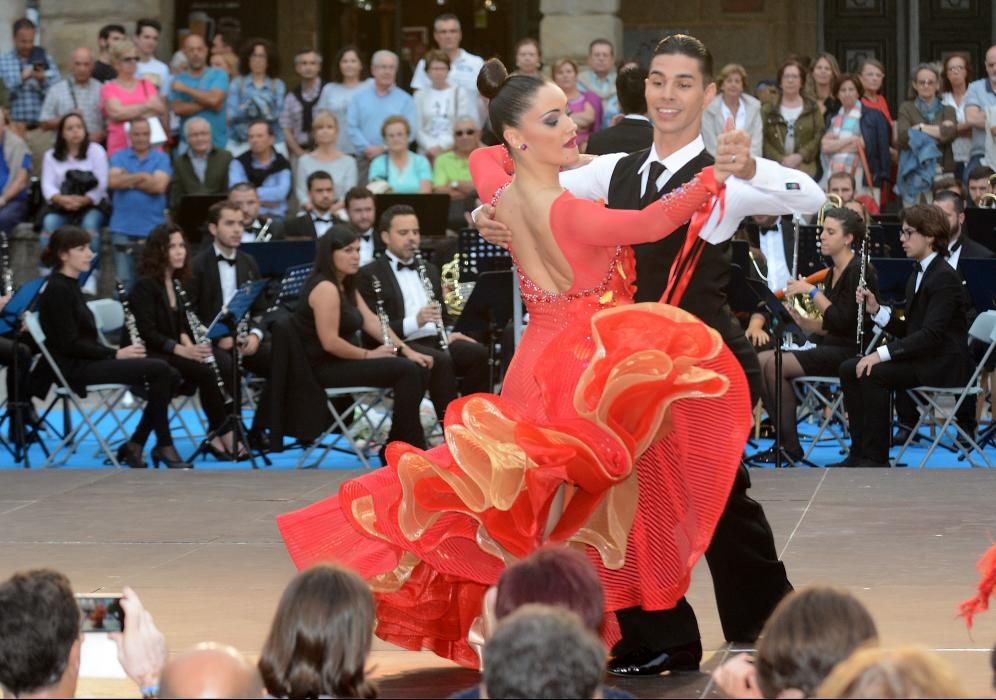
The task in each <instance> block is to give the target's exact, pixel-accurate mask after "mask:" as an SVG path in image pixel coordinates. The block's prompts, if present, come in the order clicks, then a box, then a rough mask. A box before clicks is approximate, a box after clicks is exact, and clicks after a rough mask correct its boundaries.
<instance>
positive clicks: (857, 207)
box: [844, 199, 877, 230]
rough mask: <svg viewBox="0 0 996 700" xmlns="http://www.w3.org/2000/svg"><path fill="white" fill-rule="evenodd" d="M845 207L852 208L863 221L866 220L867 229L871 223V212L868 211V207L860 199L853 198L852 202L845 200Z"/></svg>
mask: <svg viewBox="0 0 996 700" xmlns="http://www.w3.org/2000/svg"><path fill="white" fill-rule="evenodd" d="M844 208H845V209H850V210H851V211H853V212H854V213H855V214H857V215H858V217H860V219H861V221H863V222H864V224H865V229H866V230H867V229H868V227H869V226H870V225H871V214H870V213H869V212H868V208H867V207H866V206H865V205H864V204H863V203H862V202H861V201H860V200H857V199H852V200H851V201H850V202H844ZM876 208H877V207H876Z"/></svg>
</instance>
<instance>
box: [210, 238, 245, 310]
mask: <svg viewBox="0 0 996 700" xmlns="http://www.w3.org/2000/svg"><path fill="white" fill-rule="evenodd" d="M213 247H214V254H215V256H218V255H220V256H221V257H223V258H228V259H229V260H234V259H235V256H234V255H233V256H232V257H231V258H229V257H228V256H227V255H225V254H224V253H222V252H221V249H219V248H218V244H217V243H215V244H214V246H213ZM215 259H216V260H217V257H216V258H215ZM215 264H216V265H217V266H218V279H220V280H221V303H222V304H225V305H227V304H228V302H230V301H231V300H232V297H233V296H235V292H236V291H238V288H239V281H238V276H237V274H236V272H235V265H229V264H228V263H226V262H222V261H221V260H217V262H215Z"/></svg>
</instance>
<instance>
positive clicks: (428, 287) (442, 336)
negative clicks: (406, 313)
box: [415, 250, 450, 350]
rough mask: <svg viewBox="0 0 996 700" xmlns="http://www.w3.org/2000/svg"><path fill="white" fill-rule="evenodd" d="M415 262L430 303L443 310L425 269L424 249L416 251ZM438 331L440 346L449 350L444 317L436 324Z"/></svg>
mask: <svg viewBox="0 0 996 700" xmlns="http://www.w3.org/2000/svg"><path fill="white" fill-rule="evenodd" d="M415 263H416V264H417V265H418V278H419V280H421V282H422V288H423V289H424V290H425V298H426V299H427V300H428V302H429V303H430V304H436V305H437V306H439V310H440V312H442V310H443V306H442V304H440V303H439V301H437V300H436V292H435V291H434V290H433V289H432V280H430V279H429V273H428V272H427V271H426V269H425V260H424V259H423V258H422V251H420V250H416V251H415ZM436 331H437V332H438V333H439V347H441V348H442V349H443V350H448V349H449V347H450V338H449V335H447V333H446V326H445V325H443V320H442V318H440V319H439V323H437V324H436Z"/></svg>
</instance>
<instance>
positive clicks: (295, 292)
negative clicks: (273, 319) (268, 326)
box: [267, 263, 313, 313]
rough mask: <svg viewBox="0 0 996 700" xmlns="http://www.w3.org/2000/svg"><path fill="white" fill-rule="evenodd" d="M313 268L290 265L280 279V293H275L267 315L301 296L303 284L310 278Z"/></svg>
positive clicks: (308, 265) (310, 265)
mask: <svg viewBox="0 0 996 700" xmlns="http://www.w3.org/2000/svg"><path fill="white" fill-rule="evenodd" d="M312 269H313V266H312V264H311V263H305V264H303V265H292V266H290V267H288V268H287V269H286V270H285V271H284V276H283V277H282V278H281V279H280V291H279V292H277V296H276V298H275V299H274V300H273V304H271V305H270V308H269V309H267V313H269V312H270V311H275V310H276V309H277V308H279V307H281V306H283V305H285V304H289V303H290V302H292V301H294V300H296V299H297V298H298V297H299V296H301V290H302V289H303V288H304V283H305V281H306V280H307V279H308V277H310V276H311V270H312Z"/></svg>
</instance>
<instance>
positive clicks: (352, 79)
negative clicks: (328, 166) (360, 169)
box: [316, 45, 373, 192]
mask: <svg viewBox="0 0 996 700" xmlns="http://www.w3.org/2000/svg"><path fill="white" fill-rule="evenodd" d="M371 83H373V78H366V79H364V78H363V60H362V59H361V58H360V51H359V49H357V48H356V47H355V46H353V45H349V46H344V47H342V48H341V49H339V54H338V55H337V56H336V61H335V65H334V66H333V67H332V81H331V82H329V83H326V84H325V87H323V88H322V94H321V96H320V97H319V98H318V110H319V111H321V110H325V111H328V112H331V113H332V114H333V115H335V121H336V129H337V131H338V133H339V137H338V140H337V141H336V148H337V149H339V150H340V151H341V152H343V153H345V154H346V155H348V156H354V157H355V156H356V155H357V149H356V147H355V146H354V145H353V142H352V141H351V140H350V138H349V130H348V129H347V128H346V123H347V118H348V114H347V113H348V111H349V103H350V102H351V101H352V99H353V95H354V94H355V93H356V91H357V90H359V89H360V88H361V87H363V86H365V85H370V84H371ZM316 116H317V115H316ZM339 191H340V192H345V191H346V190H344V189H340V190H339Z"/></svg>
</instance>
